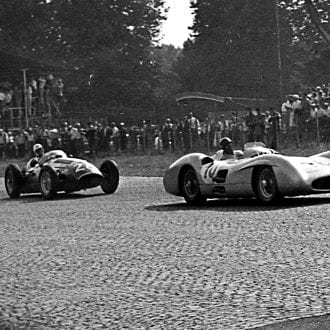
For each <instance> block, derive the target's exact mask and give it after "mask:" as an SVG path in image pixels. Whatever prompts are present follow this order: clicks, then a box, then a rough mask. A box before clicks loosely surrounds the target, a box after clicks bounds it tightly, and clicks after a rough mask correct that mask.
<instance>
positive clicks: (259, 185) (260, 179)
mask: <svg viewBox="0 0 330 330" xmlns="http://www.w3.org/2000/svg"><path fill="white" fill-rule="evenodd" d="M255 194H256V197H257V199H258V200H259V201H260V202H262V203H263V204H272V203H275V202H276V201H278V200H279V198H280V193H279V191H278V187H277V182H276V177H275V174H274V172H273V169H272V168H271V167H261V168H259V169H258V170H257V172H256V175H255Z"/></svg>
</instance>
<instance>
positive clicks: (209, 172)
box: [163, 143, 330, 205]
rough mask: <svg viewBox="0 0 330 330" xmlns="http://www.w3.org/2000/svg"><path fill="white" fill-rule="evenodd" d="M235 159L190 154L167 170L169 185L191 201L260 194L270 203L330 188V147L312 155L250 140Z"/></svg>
mask: <svg viewBox="0 0 330 330" xmlns="http://www.w3.org/2000/svg"><path fill="white" fill-rule="evenodd" d="M237 155H238V156H237V157H236V158H235V159H227V160H219V159H218V157H217V155H214V156H208V155H205V154H202V153H191V154H187V155H185V156H183V157H181V158H180V159H178V160H177V161H175V162H174V163H173V164H172V165H171V166H170V167H169V169H168V170H167V171H166V173H165V176H164V179H163V182H164V187H165V190H166V191H167V192H168V193H170V194H173V195H176V196H182V197H184V199H185V200H186V202H187V203H188V204H195V205H196V204H200V203H203V202H205V201H206V199H207V198H227V197H229V198H241V197H244V198H245V197H256V198H257V199H258V200H259V201H260V202H262V203H263V204H271V203H275V202H276V201H278V200H279V199H280V198H281V197H284V196H298V195H309V194H322V193H330V151H326V152H323V153H320V154H316V155H313V156H310V157H295V156H286V155H281V154H279V153H278V152H276V151H274V150H272V149H268V148H265V145H264V144H263V143H248V144H246V145H245V146H244V151H243V152H238V153H237Z"/></svg>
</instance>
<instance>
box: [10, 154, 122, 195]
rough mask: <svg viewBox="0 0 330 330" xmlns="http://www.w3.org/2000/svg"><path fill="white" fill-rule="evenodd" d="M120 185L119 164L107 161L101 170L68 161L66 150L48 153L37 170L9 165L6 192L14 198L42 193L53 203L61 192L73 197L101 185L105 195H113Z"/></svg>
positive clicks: (79, 160) (82, 161)
mask: <svg viewBox="0 0 330 330" xmlns="http://www.w3.org/2000/svg"><path fill="white" fill-rule="evenodd" d="M118 184H119V170H118V166H117V164H116V162H114V161H112V160H105V161H104V162H103V163H102V164H101V166H100V168H99V169H98V168H97V167H96V166H95V165H93V164H91V163H89V162H88V161H86V160H83V159H78V158H70V157H68V155H67V154H66V153H65V152H64V151H62V150H52V151H49V152H47V153H45V154H44V155H43V156H42V157H41V159H40V161H39V164H38V165H36V166H35V167H32V168H23V169H21V168H20V167H19V166H18V165H17V164H9V165H8V166H7V167H6V170H5V186H6V191H7V193H8V195H9V197H11V198H18V197H19V196H20V195H21V194H30V193H39V192H41V195H42V197H43V198H44V199H52V198H53V197H54V196H55V195H56V194H57V192H60V191H64V192H66V193H71V192H74V191H79V190H82V189H89V188H93V187H96V186H99V185H100V186H101V188H102V190H103V192H104V193H105V194H112V193H114V192H115V191H116V189H117V187H118Z"/></svg>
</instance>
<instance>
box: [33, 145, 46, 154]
mask: <svg viewBox="0 0 330 330" xmlns="http://www.w3.org/2000/svg"><path fill="white" fill-rule="evenodd" d="M33 153H34V154H35V155H36V156H38V157H41V156H42V155H43V154H44V147H43V146H42V145H41V144H40V143H36V144H35V145H34V146H33Z"/></svg>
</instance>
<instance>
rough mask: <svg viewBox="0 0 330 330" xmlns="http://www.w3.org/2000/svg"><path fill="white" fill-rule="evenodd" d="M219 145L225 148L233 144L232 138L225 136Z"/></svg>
mask: <svg viewBox="0 0 330 330" xmlns="http://www.w3.org/2000/svg"><path fill="white" fill-rule="evenodd" d="M219 143H220V145H221V146H225V145H228V144H230V143H232V140H231V138H229V137H227V136H225V137H223V138H222V139H220V141H219Z"/></svg>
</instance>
